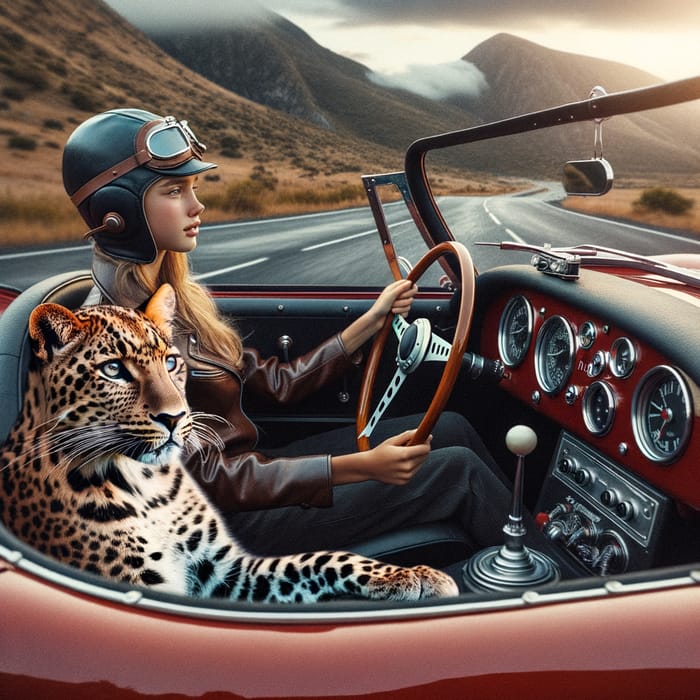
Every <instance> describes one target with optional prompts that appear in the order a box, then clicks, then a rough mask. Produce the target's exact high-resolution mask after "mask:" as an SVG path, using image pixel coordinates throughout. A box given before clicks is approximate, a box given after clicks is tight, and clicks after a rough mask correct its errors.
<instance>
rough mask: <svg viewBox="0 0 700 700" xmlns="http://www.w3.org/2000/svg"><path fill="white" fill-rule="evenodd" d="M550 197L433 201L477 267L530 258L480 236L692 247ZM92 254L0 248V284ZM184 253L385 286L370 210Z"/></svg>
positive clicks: (254, 229) (265, 276)
mask: <svg viewBox="0 0 700 700" xmlns="http://www.w3.org/2000/svg"><path fill="white" fill-rule="evenodd" d="M548 198H551V194H548V193H547V192H546V191H544V190H543V191H541V192H535V193H531V194H529V195H527V196H502V197H450V198H443V199H440V200H439V201H440V206H441V208H442V211H443V214H444V215H445V218H446V220H447V221H448V223H449V225H450V228H451V230H452V232H453V233H454V235H455V238H456V239H457V240H459V241H461V242H462V243H464V244H465V245H466V246H467V248H468V249H469V251H470V252H471V254H472V257H473V258H474V262H475V264H476V267H477V269H480V270H484V269H486V268H489V267H493V266H495V265H500V264H506V263H515V262H520V261H524V260H527V259H528V258H529V255H527V254H523V253H514V252H505V251H500V250H497V249H494V248H484V247H479V246H476V245H475V243H476V242H478V241H491V242H499V241H503V240H515V241H521V242H526V243H531V244H542V243H551V244H552V245H575V244H581V243H593V244H599V245H606V246H609V247H615V248H621V249H625V250H629V251H630V252H634V253H641V254H659V253H668V252H695V253H700V240H696V239H693V238H686V237H683V236H679V235H674V234H669V233H665V232H660V231H654V230H651V229H648V228H644V227H638V226H630V225H628V224H621V223H615V222H611V221H605V220H601V219H596V218H594V217H590V216H583V215H580V214H576V213H572V212H570V211H566V210H563V209H560V208H558V207H555V206H552V204H550V203H548V202H547V199H548ZM386 218H387V221H388V223H389V226H390V231H391V235H392V239H393V240H394V243H395V245H396V248H397V251H398V253H399V254H400V255H403V256H404V257H406V258H407V259H408V260H410V261H411V262H413V263H415V262H416V261H417V260H418V259H419V258H420V256H421V255H422V254H423V252H425V249H424V247H423V244H422V242H421V240H420V236H419V235H418V234H417V233H416V231H415V228H414V226H413V224H412V222H411V221H410V217H409V216H408V213H407V212H406V210H405V208H404V207H403V206H402V205H401V204H391V205H388V207H387V209H386ZM90 254H91V249H90V245H89V244H77V245H60V246H46V247H42V248H38V247H33V248H23V249H19V248H15V249H3V248H0V284H3V285H9V286H12V287H15V288H17V289H25V288H27V287H28V286H30V285H31V284H32V283H34V282H36V281H37V280H39V279H43V278H45V277H47V276H49V275H51V274H56V273H59V272H65V271H69V270H84V269H87V268H89V265H90ZM191 260H192V266H193V269H194V271H195V273H196V274H197V275H198V276H199V279H200V280H201V281H203V282H206V283H211V284H223V283H237V284H255V285H264V284H278V283H285V284H312V285H324V284H334V285H336V284H337V285H355V284H358V283H360V284H366V285H377V286H383V285H384V284H386V283H387V282H388V281H389V280H390V277H389V272H388V266H387V264H386V261H385V259H384V255H383V252H382V249H381V245H380V243H379V237H378V235H377V233H376V227H375V224H374V220H373V218H372V215H371V213H370V210H369V208H357V209H346V210H342V211H334V212H324V213H319V214H309V215H304V216H292V217H280V218H275V219H266V220H260V221H248V222H236V223H230V224H214V225H210V226H205V227H203V228H202V231H201V234H200V239H199V243H198V247H197V249H196V250H195V251H194V252H193V253H192V256H191Z"/></svg>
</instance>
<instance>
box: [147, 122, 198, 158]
mask: <svg viewBox="0 0 700 700" xmlns="http://www.w3.org/2000/svg"><path fill="white" fill-rule="evenodd" d="M146 150H147V151H148V153H149V155H150V156H151V158H155V159H157V160H171V159H173V158H177V157H178V156H181V155H183V154H185V153H189V152H190V151H191V152H192V155H196V156H200V155H201V154H202V151H204V150H206V147H205V146H204V145H203V144H202V143H200V142H199V141H198V140H197V137H196V136H195V135H194V133H193V132H192V129H190V127H189V125H188V124H187V122H186V121H182V122H177V121H175V119H174V118H173V117H166V120H165V125H163V126H157V127H155V128H154V129H152V130H151V131H149V132H148V134H147V136H146Z"/></svg>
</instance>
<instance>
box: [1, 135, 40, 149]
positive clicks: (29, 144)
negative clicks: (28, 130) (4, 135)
mask: <svg viewBox="0 0 700 700" xmlns="http://www.w3.org/2000/svg"><path fill="white" fill-rule="evenodd" d="M7 145H8V146H9V147H10V148H15V149H17V150H19V151H34V150H36V140H35V139H33V138H32V137H31V136H21V135H20V134H15V135H14V136H10V138H9V139H8V140H7Z"/></svg>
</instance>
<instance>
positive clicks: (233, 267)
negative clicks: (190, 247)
mask: <svg viewBox="0 0 700 700" xmlns="http://www.w3.org/2000/svg"><path fill="white" fill-rule="evenodd" d="M269 259H270V258H256V259H255V260H249V261H248V262H244V263H239V264H238V265H231V267H222V268H219V269H218V270H210V271H209V272H202V273H201V274H198V275H195V279H197V280H206V279H209V278H210V277H216V276H217V275H224V274H226V273H227V272H233V271H234V270H242V269H243V268H244V267H252V266H253V265H259V264H260V263H264V262H266V261H267V260H269Z"/></svg>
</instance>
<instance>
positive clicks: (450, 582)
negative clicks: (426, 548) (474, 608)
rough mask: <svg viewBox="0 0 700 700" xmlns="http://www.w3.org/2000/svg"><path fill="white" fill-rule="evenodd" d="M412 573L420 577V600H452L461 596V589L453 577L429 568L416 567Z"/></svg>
mask: <svg viewBox="0 0 700 700" xmlns="http://www.w3.org/2000/svg"><path fill="white" fill-rule="evenodd" d="M411 571H412V572H413V573H414V574H415V575H416V576H417V577H418V580H419V581H420V584H421V588H420V594H419V596H418V597H419V598H450V597H452V596H456V595H459V588H458V587H457V584H456V583H455V581H454V579H453V578H452V577H451V576H448V575H447V574H445V573H443V572H442V571H438V570H437V569H433V568H431V567H429V566H414V567H413V568H412V569H411Z"/></svg>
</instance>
